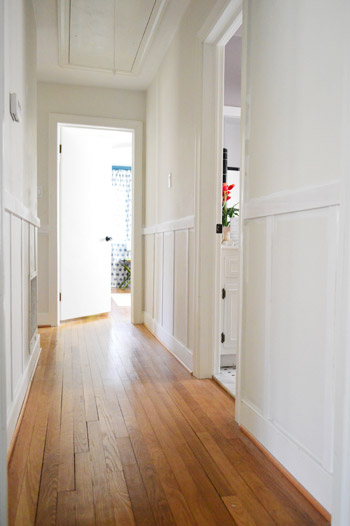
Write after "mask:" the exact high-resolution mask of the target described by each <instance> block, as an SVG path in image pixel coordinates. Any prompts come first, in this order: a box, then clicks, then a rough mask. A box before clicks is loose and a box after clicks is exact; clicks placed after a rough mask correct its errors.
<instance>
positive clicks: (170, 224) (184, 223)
mask: <svg viewBox="0 0 350 526" xmlns="http://www.w3.org/2000/svg"><path fill="white" fill-rule="evenodd" d="M190 228H194V216H186V217H180V219H174V220H173V221H166V222H164V223H159V224H158V225H152V226H146V227H143V230H142V234H143V235H144V236H147V235H149V234H156V233H161V232H171V231H173V230H188V229H190Z"/></svg>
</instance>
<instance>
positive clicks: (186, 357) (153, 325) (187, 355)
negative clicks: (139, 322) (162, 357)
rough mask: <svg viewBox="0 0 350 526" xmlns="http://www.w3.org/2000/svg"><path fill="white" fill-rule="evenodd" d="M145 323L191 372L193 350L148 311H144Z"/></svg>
mask: <svg viewBox="0 0 350 526" xmlns="http://www.w3.org/2000/svg"><path fill="white" fill-rule="evenodd" d="M144 324H145V326H146V327H147V329H148V330H149V331H150V332H151V333H152V334H153V336H155V337H156V338H157V340H159V341H160V343H161V344H162V345H164V347H165V348H166V349H167V350H168V351H169V352H170V353H171V354H172V355H173V356H174V357H175V358H176V359H177V360H178V361H179V362H180V363H181V365H183V366H184V367H185V368H186V369H187V370H188V371H189V372H192V366H193V360H192V358H193V357H192V352H191V351H190V350H189V349H188V348H187V347H185V345H183V344H182V343H180V342H179V341H178V340H177V339H176V338H174V336H173V335H172V334H170V333H169V332H167V331H166V330H165V329H164V327H162V325H161V324H160V323H158V322H157V320H156V319H154V318H152V316H151V314H149V313H148V312H144Z"/></svg>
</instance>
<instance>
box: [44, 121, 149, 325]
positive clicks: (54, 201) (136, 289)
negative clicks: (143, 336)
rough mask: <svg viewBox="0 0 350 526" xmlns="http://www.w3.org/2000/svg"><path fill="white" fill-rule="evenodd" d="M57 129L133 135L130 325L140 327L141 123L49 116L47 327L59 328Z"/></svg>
mask: <svg viewBox="0 0 350 526" xmlns="http://www.w3.org/2000/svg"><path fill="white" fill-rule="evenodd" d="M59 125H67V126H69V125H71V126H87V127H92V128H105V129H106V128H107V129H108V128H113V129H118V130H124V131H131V132H132V133H133V174H132V175H133V184H132V227H131V231H132V236H131V237H132V242H131V255H132V256H131V257H132V267H131V271H132V294H131V321H132V323H143V310H142V297H143V275H142V264H143V263H142V204H143V197H142V180H143V175H142V155H143V154H142V135H143V123H142V122H141V121H129V120H119V119H109V118H104V117H87V116H81V115H66V114H59V113H51V114H50V115H49V224H50V230H49V323H50V325H52V326H57V325H59V324H60V319H59V250H60V247H59V243H60V238H59V231H58V213H59V193H58V182H59V157H58V155H59V154H58V146H59V135H58V129H59Z"/></svg>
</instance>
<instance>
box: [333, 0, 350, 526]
mask: <svg viewBox="0 0 350 526" xmlns="http://www.w3.org/2000/svg"><path fill="white" fill-rule="evenodd" d="M343 10H344V12H343V13H342V15H343V19H344V21H347V20H348V18H349V14H350V5H349V3H348V2H347V3H346V4H344V6H343ZM345 23H346V22H345ZM343 34H345V33H344V29H343ZM346 38H347V39H348V40H346V39H345V38H344V44H345V48H344V49H346V48H347V47H348V45H347V44H346V42H349V33H348V31H346ZM342 61H343V83H342V114H343V115H342V121H341V123H342V126H341V130H340V137H341V152H342V155H341V156H340V158H339V162H340V169H341V191H340V207H339V243H338V250H337V253H336V260H337V262H338V264H337V276H336V306H335V311H336V326H335V345H334V348H335V350H334V364H333V367H334V369H335V382H334V407H335V425H334V448H333V463H334V475H333V503H332V526H344V525H348V524H350V499H349V495H350V177H349V166H350V150H349V140H350V104H349V93H350V64H349V61H348V59H347V55H346V53H345V54H344V56H343V57H342Z"/></svg>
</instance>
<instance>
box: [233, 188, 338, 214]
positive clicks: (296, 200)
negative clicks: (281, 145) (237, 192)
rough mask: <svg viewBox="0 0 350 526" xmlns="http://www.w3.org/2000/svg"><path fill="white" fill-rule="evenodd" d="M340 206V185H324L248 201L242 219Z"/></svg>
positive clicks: (243, 208)
mask: <svg viewBox="0 0 350 526" xmlns="http://www.w3.org/2000/svg"><path fill="white" fill-rule="evenodd" d="M339 204H340V183H339V182H338V181H335V182H334V183H329V184H324V185H320V186H313V187H310V188H303V189H298V190H292V191H286V192H279V193H276V194H270V195H267V196H264V197H259V198H256V199H250V200H249V201H248V202H247V203H246V205H245V206H243V207H242V217H243V219H255V218H258V217H267V216H272V215H277V214H288V213H290V212H302V211H303V210H313V209H315V208H324V207H327V206H334V205H339Z"/></svg>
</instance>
